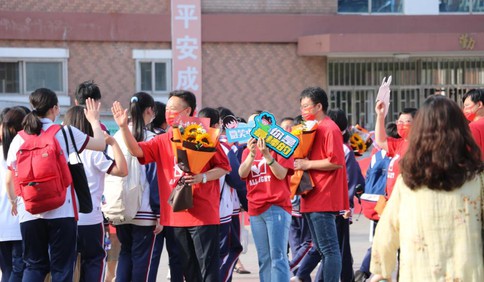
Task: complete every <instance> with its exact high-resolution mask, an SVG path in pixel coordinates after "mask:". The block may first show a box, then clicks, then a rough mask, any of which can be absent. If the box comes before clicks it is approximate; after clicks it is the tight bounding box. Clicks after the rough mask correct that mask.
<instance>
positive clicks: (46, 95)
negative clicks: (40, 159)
mask: <svg viewBox="0 0 484 282" xmlns="http://www.w3.org/2000/svg"><path fill="white" fill-rule="evenodd" d="M29 100H30V105H31V106H32V108H33V109H34V110H33V111H32V112H31V113H29V114H28V115H27V116H26V117H25V119H24V121H23V122H22V126H23V128H24V130H25V132H26V133H27V134H35V135H39V134H40V132H41V130H42V122H41V121H40V119H39V118H43V117H45V116H46V115H47V112H48V111H49V110H50V109H52V108H53V107H54V106H56V105H57V104H58V103H59V101H58V100H57V95H56V94H55V92H54V91H52V90H50V89H47V88H39V89H37V90H35V91H34V92H32V93H31V94H30V96H29Z"/></svg>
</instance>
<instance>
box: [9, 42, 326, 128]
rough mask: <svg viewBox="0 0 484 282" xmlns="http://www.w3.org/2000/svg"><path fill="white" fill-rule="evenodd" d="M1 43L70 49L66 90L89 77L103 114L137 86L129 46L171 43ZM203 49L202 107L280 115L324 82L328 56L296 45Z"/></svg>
mask: <svg viewBox="0 0 484 282" xmlns="http://www.w3.org/2000/svg"><path fill="white" fill-rule="evenodd" d="M0 46H2V47H26V48H28V47H38V48H47V47H49V48H68V49H69V60H68V74H67V75H68V93H69V95H70V96H71V97H73V94H74V91H75V89H76V86H77V85H78V84H79V83H80V82H82V81H85V80H90V79H93V80H94V81H95V82H96V83H97V84H98V85H99V87H100V89H101V92H102V95H103V104H102V111H103V112H105V113H109V112H110V107H111V105H112V103H113V102H114V101H115V100H119V101H121V102H122V103H123V105H127V100H128V98H129V96H131V95H132V94H133V93H135V91H136V89H135V88H136V81H135V80H136V73H135V61H134V60H133V58H132V50H133V49H169V48H170V44H169V43H162V44H157V43H142V42H122V43H112V42H79V41H74V42H57V41H0ZM202 52H203V57H202V64H203V65H202V71H203V85H202V87H203V88H202V89H203V101H202V106H212V107H218V106H225V107H228V108H230V109H232V110H233V111H234V112H235V113H236V114H237V115H240V116H242V117H245V118H247V117H248V116H249V115H250V114H251V113H252V112H253V111H254V110H267V111H270V112H272V113H274V115H275V116H276V118H277V119H278V120H280V119H281V118H282V117H284V116H295V115H297V114H299V107H298V101H299V100H298V97H299V94H300V93H301V91H302V90H303V89H304V88H305V87H307V86H321V87H323V88H326V86H327V81H326V59H325V58H324V57H301V56H297V54H296V44H249V43H244V44H242V43H240V44H238V43H234V44H229V43H215V44H208V43H207V44H203V46H202ZM25 99H26V102H27V99H28V98H27V97H25ZM71 101H72V103H73V98H71Z"/></svg>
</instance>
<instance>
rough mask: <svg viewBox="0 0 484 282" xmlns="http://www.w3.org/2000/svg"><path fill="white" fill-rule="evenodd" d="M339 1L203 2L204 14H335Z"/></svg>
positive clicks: (233, 0)
mask: <svg viewBox="0 0 484 282" xmlns="http://www.w3.org/2000/svg"><path fill="white" fill-rule="evenodd" d="M337 10H338V1H337V0H202V11H203V13H287V14H335V13H336V11H337Z"/></svg>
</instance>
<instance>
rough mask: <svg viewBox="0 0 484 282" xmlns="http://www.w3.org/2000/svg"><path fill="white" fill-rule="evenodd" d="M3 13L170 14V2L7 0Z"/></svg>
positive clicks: (0, 2)
mask: <svg viewBox="0 0 484 282" xmlns="http://www.w3.org/2000/svg"><path fill="white" fill-rule="evenodd" d="M0 10H1V11H16V12H20V11H28V12H65V13H69V12H71V13H72V12H80V13H134V14H138V13H139V14H168V13H169V12H170V0H136V1H131V0H101V1H99V0H43V1H38V0H6V1H0Z"/></svg>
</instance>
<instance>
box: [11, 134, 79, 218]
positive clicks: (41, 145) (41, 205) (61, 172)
mask: <svg viewBox="0 0 484 282" xmlns="http://www.w3.org/2000/svg"><path fill="white" fill-rule="evenodd" d="M61 128H62V127H61V126H60V125H52V126H50V127H49V128H48V129H47V130H46V131H42V132H41V134H40V135H30V134H27V133H26V132H25V131H23V130H22V131H20V132H19V133H18V134H20V136H21V137H22V139H24V141H25V142H24V143H23V144H22V145H21V146H20V148H19V150H18V152H17V167H16V171H15V178H16V182H15V183H16V184H17V185H18V186H17V189H16V190H17V193H19V196H21V197H22V198H23V200H24V203H25V209H26V210H27V211H28V212H30V213H31V214H38V213H42V212H46V211H50V210H53V209H56V208H58V207H60V206H62V204H64V201H65V199H66V190H67V187H68V186H69V185H70V184H71V182H72V177H71V173H70V171H69V167H68V166H67V161H66V158H65V157H64V152H63V151H62V148H61V147H60V145H59V142H58V141H57V139H56V138H55V134H56V133H57V132H58V131H59V130H60V129H61Z"/></svg>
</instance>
